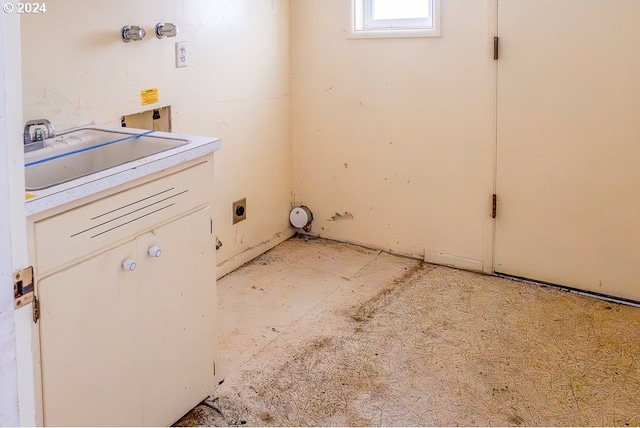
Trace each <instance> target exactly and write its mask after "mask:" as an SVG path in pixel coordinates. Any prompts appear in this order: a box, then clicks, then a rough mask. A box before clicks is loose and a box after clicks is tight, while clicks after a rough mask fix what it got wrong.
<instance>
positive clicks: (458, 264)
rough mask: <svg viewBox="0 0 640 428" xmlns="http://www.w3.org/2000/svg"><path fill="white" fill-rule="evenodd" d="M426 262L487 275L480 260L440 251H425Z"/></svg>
mask: <svg viewBox="0 0 640 428" xmlns="http://www.w3.org/2000/svg"><path fill="white" fill-rule="evenodd" d="M424 261H425V262H427V263H433V264H435V265H444V266H450V267H454V268H457V269H462V270H470V271H473V272H479V273H485V272H484V264H483V263H482V261H480V260H473V259H465V258H464V257H458V256H452V255H451V254H444V253H440V252H438V251H432V250H424Z"/></svg>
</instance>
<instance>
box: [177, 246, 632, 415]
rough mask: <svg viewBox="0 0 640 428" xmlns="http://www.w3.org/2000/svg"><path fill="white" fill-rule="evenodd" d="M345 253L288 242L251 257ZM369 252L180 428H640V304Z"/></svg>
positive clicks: (278, 260)
mask: <svg viewBox="0 0 640 428" xmlns="http://www.w3.org/2000/svg"><path fill="white" fill-rule="evenodd" d="M332 245H336V247H335V249H336V251H335V252H330V251H329V252H327V251H326V248H327V246H329V247H331V246H332ZM323 248H324V250H323ZM321 250H322V251H321ZM350 251H361V249H360V248H359V247H354V246H349V245H347V244H339V243H332V242H330V241H325V240H315V241H309V242H303V241H302V240H290V241H287V242H285V243H284V244H282V245H281V246H279V247H277V248H276V249H274V250H272V251H271V252H269V253H267V254H266V255H264V256H261V258H258V259H256V260H255V262H254V263H264V262H265V261H268V265H269V266H266V265H265V268H273V267H274V266H278V268H279V269H281V270H283V271H286V266H284V267H283V265H282V264H283V263H286V262H287V260H288V261H291V259H292V258H293V259H294V260H300V259H301V258H304V257H307V258H311V259H315V260H317V259H318V254H320V256H321V258H327V257H336V256H337V255H339V254H343V255H347V254H348V253H349V252H350ZM368 251H370V250H368ZM372 257H373V259H372V261H370V262H368V263H367V264H366V265H365V266H363V267H362V269H361V270H359V271H357V272H356V273H355V274H353V275H351V276H349V277H348V278H344V279H343V283H342V285H341V286H340V288H339V289H338V290H337V291H336V292H334V293H332V294H331V295H330V296H329V297H327V298H326V299H324V300H322V301H321V302H320V303H319V304H318V305H317V306H316V307H314V309H313V310H312V311H310V312H309V313H308V314H306V315H305V316H304V317H302V318H300V319H298V320H296V322H294V323H291V324H290V325H288V326H287V327H286V328H282V329H281V330H282V331H280V330H279V334H278V335H277V337H276V338H275V339H274V340H273V341H271V342H270V343H269V344H268V346H265V347H264V348H263V349H261V350H260V351H259V352H257V354H256V355H255V356H253V357H252V358H251V359H250V360H248V361H247V362H246V363H244V364H243V365H242V366H241V367H240V368H239V369H238V370H235V371H234V372H233V373H229V374H228V376H227V377H226V378H225V380H224V382H223V383H222V384H221V385H219V387H218V388H217V390H216V392H215V394H214V395H213V396H212V397H210V398H209V399H207V400H206V401H204V402H203V403H202V404H200V405H199V406H197V407H196V408H195V409H194V410H193V411H192V412H190V413H189V414H188V415H186V416H185V417H184V418H183V419H181V420H180V421H179V422H178V425H179V426H195V425H207V426H241V425H250V426H310V425H312V426H433V425H437V426H445V425H446V426H458V425H464V426H478V425H482V426H490V425H502V426H534V425H536V426H540V425H544V426H612V425H617V426H637V425H638V424H640V340H638V338H639V337H640V309H638V308H635V307H629V306H622V305H618V304H614V303H609V302H604V301H600V300H596V299H593V298H589V297H584V296H580V295H576V294H572V293H566V292H563V291H559V290H555V289H549V288H544V287H539V286H533V285H527V284H523V283H518V282H514V281H510V280H507V279H501V278H496V277H492V276H485V275H480V274H475V273H470V272H463V271H459V270H455V269H450V268H445V267H439V266H438V267H437V266H433V265H429V264H426V263H423V262H420V261H416V260H410V259H406V258H402V257H397V256H392V255H389V254H385V253H378V254H377V255H376V254H374V255H373V256H372ZM320 274H323V273H322V272H320ZM324 274H325V275H330V274H331V272H325V273H324ZM233 275H242V269H240V270H239V271H237V272H234V273H233ZM222 281H224V279H223V280H222ZM282 286H286V285H285V284H282Z"/></svg>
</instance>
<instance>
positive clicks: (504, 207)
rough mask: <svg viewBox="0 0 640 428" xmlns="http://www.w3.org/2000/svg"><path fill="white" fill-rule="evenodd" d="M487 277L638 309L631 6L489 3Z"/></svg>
mask: <svg viewBox="0 0 640 428" xmlns="http://www.w3.org/2000/svg"><path fill="white" fill-rule="evenodd" d="M498 26H499V36H500V59H499V61H498V160H497V165H498V169H497V194H498V214H497V218H496V241H495V271H496V272H500V273H505V274H510V275H514V276H519V277H525V278H532V279H536V280H540V281H544V282H549V283H553V284H560V285H565V286H569V287H573V288H577V289H582V290H588V291H592V292H596V293H603V294H607V295H613V296H618V297H622V298H627V299H633V300H640V1H638V0H626V1H625V0H517V1H515V0H499V3H498Z"/></svg>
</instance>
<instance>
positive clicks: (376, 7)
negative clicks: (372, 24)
mask: <svg viewBox="0 0 640 428" xmlns="http://www.w3.org/2000/svg"><path fill="white" fill-rule="evenodd" d="M372 6H373V7H372V9H373V10H372V18H373V19H407V18H428V17H429V2H428V1H425V0H373V5H372Z"/></svg>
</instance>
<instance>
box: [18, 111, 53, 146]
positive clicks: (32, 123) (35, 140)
mask: <svg viewBox="0 0 640 428" xmlns="http://www.w3.org/2000/svg"><path fill="white" fill-rule="evenodd" d="M32 127H35V129H34V130H33V133H32V132H31V128H32ZM55 136H56V133H55V131H54V130H53V125H52V124H51V122H49V121H48V120H47V119H36V120H29V121H28V122H27V123H25V125H24V134H23V137H22V138H23V142H24V151H25V153H26V152H30V151H33V150H38V149H42V148H44V147H46V144H45V142H44V140H46V139H47V138H53V137H55Z"/></svg>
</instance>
